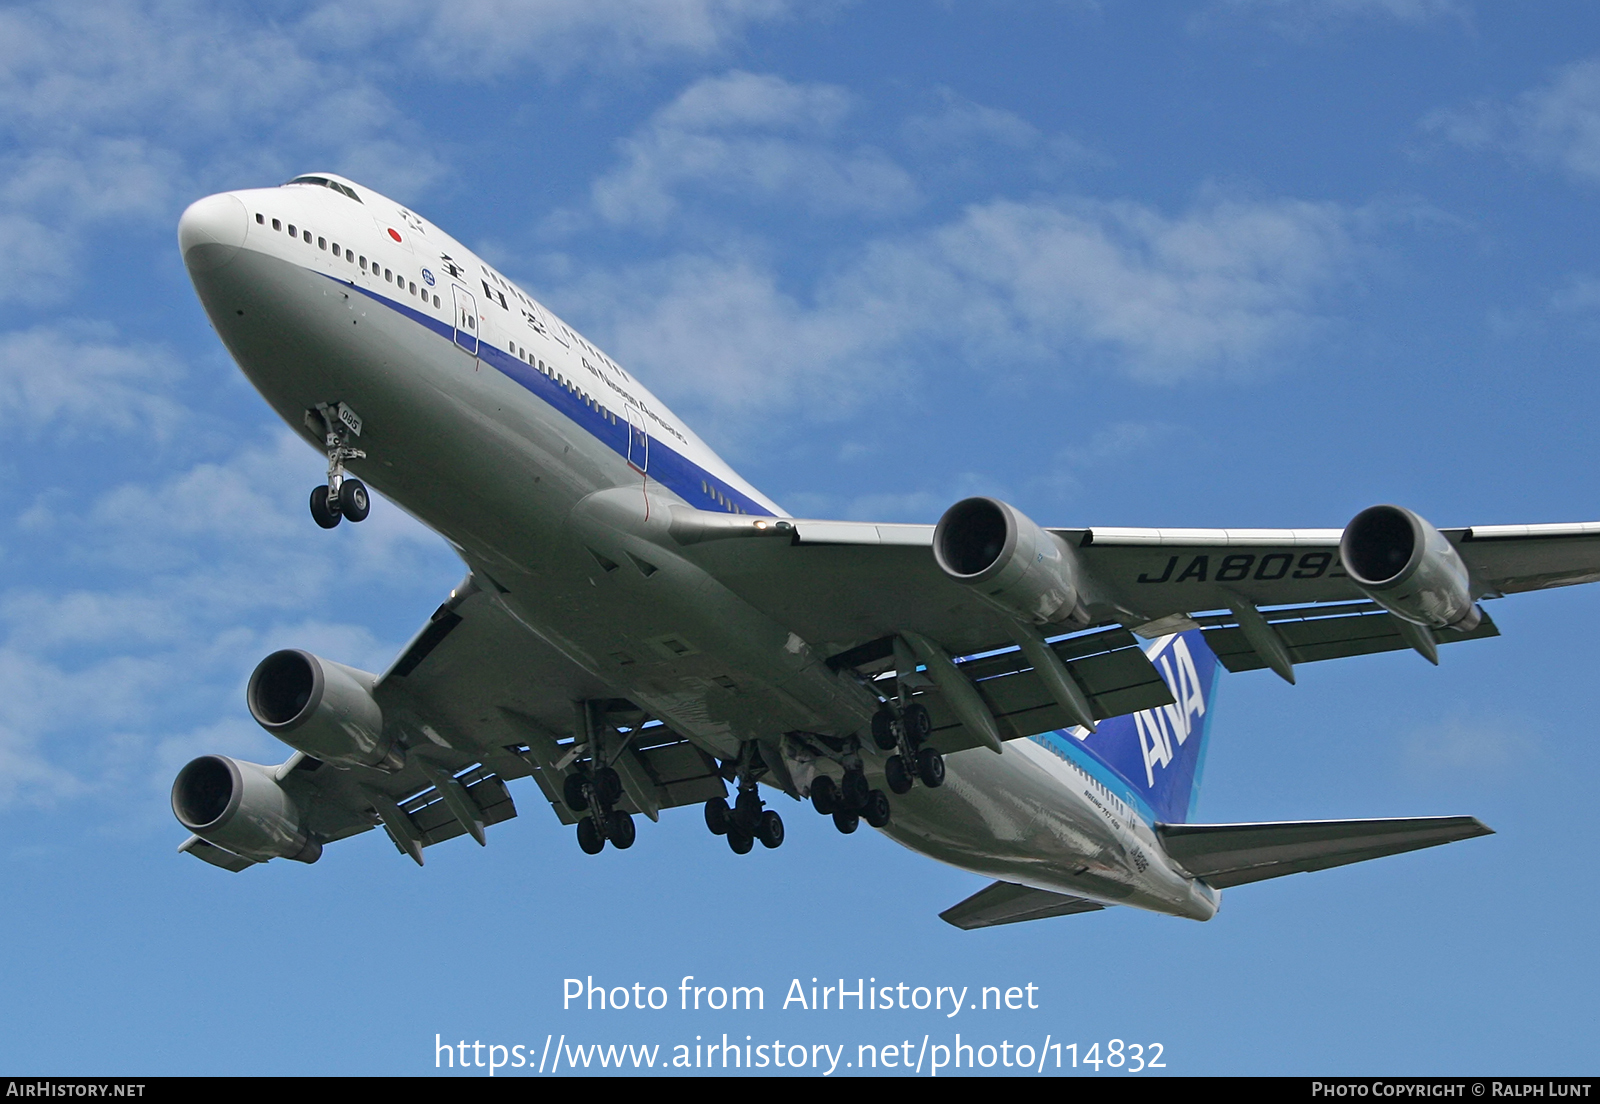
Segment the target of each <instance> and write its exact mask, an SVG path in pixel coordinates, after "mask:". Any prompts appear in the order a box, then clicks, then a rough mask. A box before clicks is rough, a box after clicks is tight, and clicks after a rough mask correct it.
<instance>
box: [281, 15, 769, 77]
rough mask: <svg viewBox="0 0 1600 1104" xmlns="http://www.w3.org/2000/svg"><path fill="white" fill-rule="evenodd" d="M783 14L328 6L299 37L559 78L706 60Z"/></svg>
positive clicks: (447, 69)
mask: <svg viewBox="0 0 1600 1104" xmlns="http://www.w3.org/2000/svg"><path fill="white" fill-rule="evenodd" d="M789 7H790V5H789V3H788V2H787V0H456V2H455V3H452V4H449V5H440V4H437V3H429V2H426V0H331V2H329V3H325V4H321V5H319V6H317V7H316V8H314V9H313V10H312V11H311V13H310V14H309V15H308V16H307V17H306V19H305V21H304V24H303V26H302V33H303V34H304V35H305V37H306V38H307V39H309V40H316V41H320V42H324V43H329V44H334V45H338V46H340V47H344V48H354V47H369V46H373V45H376V44H377V43H380V42H384V41H390V40H396V39H398V40H400V41H401V42H403V43H404V45H405V48H406V51H407V53H409V54H410V55H411V56H413V57H414V58H417V59H419V60H421V61H423V62H425V63H427V64H429V65H431V66H433V67H434V68H436V69H437V70H439V71H441V72H443V73H445V74H446V75H449V76H454V77H456V78H458V79H461V80H477V79H481V78H482V77H484V76H490V75H498V74H501V73H504V72H506V71H508V70H512V69H514V68H517V67H519V66H523V65H533V66H537V67H538V68H541V69H543V70H545V71H546V72H548V73H551V74H556V75H560V74H564V73H567V72H570V71H571V70H573V69H576V68H578V67H580V66H582V65H587V64H597V65H601V66H618V65H645V64H651V63H655V62H658V61H662V60H667V59H672V58H682V57H691V58H693V57H706V56H709V55H713V54H716V53H719V52H721V51H722V50H724V49H726V48H727V47H729V46H730V45H732V44H733V43H734V42H735V41H736V40H737V39H738V38H739V36H740V35H741V34H742V33H743V31H744V30H745V28H747V27H749V26H751V25H753V24H758V23H764V22H769V21H771V20H775V19H779V18H782V17H783V16H785V15H786V14H787V12H788V10H789Z"/></svg>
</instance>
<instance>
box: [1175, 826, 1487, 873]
mask: <svg viewBox="0 0 1600 1104" xmlns="http://www.w3.org/2000/svg"><path fill="white" fill-rule="evenodd" d="M1156 834H1157V835H1158V836H1160V838H1161V843H1162V846H1163V847H1164V848H1165V849H1166V852H1167V854H1168V855H1169V856H1171V857H1172V858H1173V859H1174V860H1176V861H1177V862H1178V863H1179V864H1180V865H1181V866H1182V867H1183V868H1184V869H1185V870H1187V871H1188V872H1189V873H1190V874H1191V875H1193V876H1194V877H1196V878H1200V879H1202V880H1203V881H1205V882H1206V883H1207V884H1208V885H1210V886H1212V887H1213V888H1214V889H1227V888H1228V887H1229V886H1236V885H1245V884H1247V883H1249V882H1259V881H1263V880H1265V879H1267V878H1281V877H1283V876H1284V875H1286V874H1301V873H1305V872H1307V871H1312V870H1326V869H1328V868H1329V867H1334V866H1344V865H1346V864H1347V863H1357V862H1365V861H1366V860H1368V859H1377V858H1382V857H1383V856H1385V855H1398V854H1400V853H1402V852H1405V851H1416V850H1418V849H1420V848H1423V847H1437V846H1438V845H1440V844H1442V843H1454V842H1455V841H1456V840H1463V839H1471V838H1472V837H1473V836H1487V835H1492V834H1493V829H1491V828H1489V827H1488V826H1487V825H1485V824H1484V823H1483V822H1482V821H1480V820H1478V819H1477V818H1476V817H1469V816H1446V817H1397V818H1391V819H1376V820H1291V821H1277V822H1264V823H1260V824H1158V825H1156Z"/></svg>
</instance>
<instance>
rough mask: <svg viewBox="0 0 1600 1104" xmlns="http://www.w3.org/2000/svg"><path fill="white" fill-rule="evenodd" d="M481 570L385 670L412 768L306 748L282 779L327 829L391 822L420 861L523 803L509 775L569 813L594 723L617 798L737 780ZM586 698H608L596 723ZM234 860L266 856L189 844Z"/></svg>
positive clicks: (388, 710)
mask: <svg viewBox="0 0 1600 1104" xmlns="http://www.w3.org/2000/svg"><path fill="white" fill-rule="evenodd" d="M496 597H497V596H496V595H495V594H494V593H493V591H489V592H485V591H481V590H479V589H478V587H477V586H476V584H475V583H474V581H473V577H472V576H470V575H469V576H468V577H467V580H466V581H465V582H464V583H463V584H462V585H461V586H460V587H458V588H456V590H455V591H454V592H453V593H452V596H451V598H450V600H449V601H447V602H446V603H445V604H444V605H441V606H440V607H439V608H438V610H436V611H435V612H434V614H433V616H432V617H431V618H430V619H429V621H428V624H427V625H425V626H423V628H422V630H421V631H420V632H418V633H417V635H416V636H415V637H414V638H413V639H412V641H411V643H410V644H409V645H408V646H407V647H406V649H405V651H404V652H402V653H401V654H400V657H399V658H398V659H397V660H396V661H395V662H394V664H393V665H392V666H391V667H390V668H389V670H388V671H387V672H386V673H385V674H384V675H383V676H382V678H381V679H380V680H379V681H378V684H377V686H376V688H375V689H374V691H373V695H374V697H375V698H376V699H377V701H378V704H379V705H380V707H381V708H382V710H383V716H384V727H385V729H386V730H388V729H390V728H391V726H393V727H394V728H395V729H397V730H399V731H400V732H402V733H403V734H404V737H405V739H404V741H403V742H404V743H405V744H407V745H409V747H410V751H409V752H408V753H407V755H406V758H405V765H404V767H403V769H401V770H398V771H392V772H386V771H380V770H376V769H362V768H350V769H337V768H335V767H333V766H331V765H329V764H326V763H322V762H320V761H318V760H317V759H315V758H312V757H311V756H308V755H305V754H303V753H296V754H295V755H293V756H291V757H290V758H289V760H288V761H287V762H285V763H284V764H283V765H282V766H280V767H278V768H276V770H275V772H274V777H275V778H276V780H277V781H278V783H279V785H280V786H281V787H282V788H283V789H284V791H285V792H287V793H288V794H289V796H290V797H291V798H293V799H294V801H295V803H296V805H298V806H299V808H300V811H301V812H302V814H303V816H304V818H305V819H304V827H305V828H306V830H307V832H308V833H309V834H310V835H312V836H313V837H315V838H317V839H320V840H323V841H327V842H332V841H334V840H339V839H344V838H346V837H348V836H352V835H356V834H358V833H360V832H365V831H367V830H368V829H371V828H377V827H382V828H383V829H384V831H385V832H386V833H387V834H388V835H389V837H390V839H391V840H392V841H393V842H394V844H395V846H396V847H397V848H398V849H399V850H400V851H401V852H402V853H405V854H408V855H410V856H411V857H412V858H413V859H415V860H416V861H417V862H418V863H421V861H422V851H423V848H425V847H429V846H432V845H433V844H435V843H439V842H442V841H444V840H447V839H453V838H454V837H456V836H460V835H464V834H470V835H471V836H473V838H474V839H476V840H477V841H478V842H479V843H482V842H483V841H484V829H485V828H487V827H488V826H490V825H493V824H497V823H499V822H501V821H504V820H509V819H510V818H512V817H514V816H516V815H517V810H516V805H515V803H514V802H513V800H512V797H511V794H510V792H509V790H508V789H507V788H506V783H507V782H509V781H513V780H515V779H519V778H526V777H532V778H533V780H534V781H535V783H536V784H537V785H538V787H539V790H540V793H541V795H542V796H543V798H544V799H545V800H546V801H548V802H549V804H550V807H551V809H552V811H554V813H555V814H556V816H557V817H558V818H559V819H560V820H561V821H562V823H564V824H572V823H575V822H576V820H577V817H576V816H575V815H574V814H573V813H572V811H571V810H570V809H569V808H568V807H567V804H566V802H565V801H564V800H563V798H562V785H563V783H564V782H565V780H566V778H567V776H568V775H569V774H570V773H571V769H572V765H573V763H574V762H575V761H577V760H578V758H579V755H580V753H584V752H586V751H587V748H586V747H584V746H582V745H584V743H585V740H586V739H587V738H588V733H590V732H592V731H600V732H601V733H603V734H604V736H603V737H602V738H603V739H607V740H609V743H607V745H606V748H605V754H606V755H607V756H614V758H613V759H612V760H611V762H612V766H613V767H615V768H616V770H617V772H618V774H619V775H620V776H621V778H622V780H623V788H624V793H623V797H622V798H621V800H619V801H618V802H617V805H616V807H617V808H620V809H623V810H625V811H627V812H630V813H632V812H639V813H644V814H645V815H647V816H649V817H651V818H652V819H653V818H654V817H655V816H656V815H657V814H658V813H659V812H660V811H661V810H662V809H667V808H672V807H675V806H678V805H686V804H692V803H695V802H702V801H705V800H706V799H707V798H709V797H720V796H723V794H724V793H725V792H726V790H725V787H724V785H723V781H722V778H721V776H720V775H719V773H718V768H717V764H716V761H715V760H713V759H712V758H711V757H710V756H708V755H707V754H706V753H705V752H703V751H701V750H700V749H699V748H697V747H695V746H694V745H692V744H690V743H689V742H688V741H687V740H684V739H683V738H682V737H680V736H678V735H677V734H676V733H674V732H672V731H671V730H670V729H668V728H667V727H666V726H664V725H662V724H660V723H658V722H652V721H651V720H650V719H649V718H647V717H645V716H644V714H643V713H642V712H640V711H639V710H638V709H636V708H635V707H633V706H632V705H631V703H628V702H625V701H620V700H616V699H607V698H606V688H605V687H604V686H603V685H600V684H597V683H596V682H595V681H594V679H593V678H592V677H591V676H589V675H588V674H587V673H586V672H584V671H583V670H582V669H581V668H579V667H578V666H577V665H575V664H573V663H572V662H571V661H570V660H568V659H566V658H565V657H564V656H562V655H561V654H560V653H559V652H557V651H556V650H555V649H554V648H552V647H550V646H549V645H548V644H546V643H545V642H544V641H543V640H541V639H540V638H539V637H538V636H536V635H535V634H534V633H532V632H531V631H530V630H528V629H527V628H525V627H524V626H523V625H522V624H521V623H520V622H518V621H517V620H516V619H515V617H513V616H512V614H511V613H510V612H509V611H508V610H507V609H506V608H505V606H503V605H502V604H501V603H500V602H498V601H497V600H496ZM578 702H589V703H600V708H598V710H596V706H594V705H590V706H589V707H588V708H590V709H591V710H596V713H595V714H594V715H593V719H592V720H591V721H589V722H587V723H586V722H585V721H584V720H583V717H582V713H581V711H580V708H579V707H576V706H575V703H578ZM180 850H183V851H187V852H188V853H189V854H191V855H194V856H195V857H196V858H199V859H203V860H205V861H206V862H209V863H212V864H213V865H215V866H220V867H222V868H224V869H227V870H234V871H238V870H244V869H247V868H248V867H250V866H253V865H256V864H255V862H254V861H253V860H251V859H248V858H245V857H243V856H240V855H236V854H233V853H232V852H230V851H227V850H225V849H223V848H221V847H218V846H217V845H215V844H212V843H207V842H206V841H204V840H201V839H199V838H198V837H190V839H188V840H187V841H185V842H184V844H183V845H182V846H181V847H180Z"/></svg>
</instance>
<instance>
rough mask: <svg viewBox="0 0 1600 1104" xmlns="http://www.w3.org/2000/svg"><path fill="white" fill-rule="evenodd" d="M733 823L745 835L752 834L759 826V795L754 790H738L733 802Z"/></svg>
mask: <svg viewBox="0 0 1600 1104" xmlns="http://www.w3.org/2000/svg"><path fill="white" fill-rule="evenodd" d="M733 823H734V824H736V825H738V828H739V831H741V832H743V833H744V834H745V835H747V836H754V835H755V834H756V833H757V831H759V829H760V827H761V795H760V794H758V793H756V791H754V790H740V791H739V796H738V798H737V799H735V801H734V803H733Z"/></svg>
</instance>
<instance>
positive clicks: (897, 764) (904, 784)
mask: <svg viewBox="0 0 1600 1104" xmlns="http://www.w3.org/2000/svg"><path fill="white" fill-rule="evenodd" d="M918 758H919V759H920V758H921V756H920V755H919V756H918ZM883 780H884V781H885V782H887V783H888V784H889V788H890V789H891V790H893V791H894V792H895V793H897V794H903V793H909V792H910V791H911V772H910V771H908V770H906V761H905V760H904V759H902V758H901V757H900V756H898V755H891V756H889V761H888V762H887V763H885V764H884V765H883Z"/></svg>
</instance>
